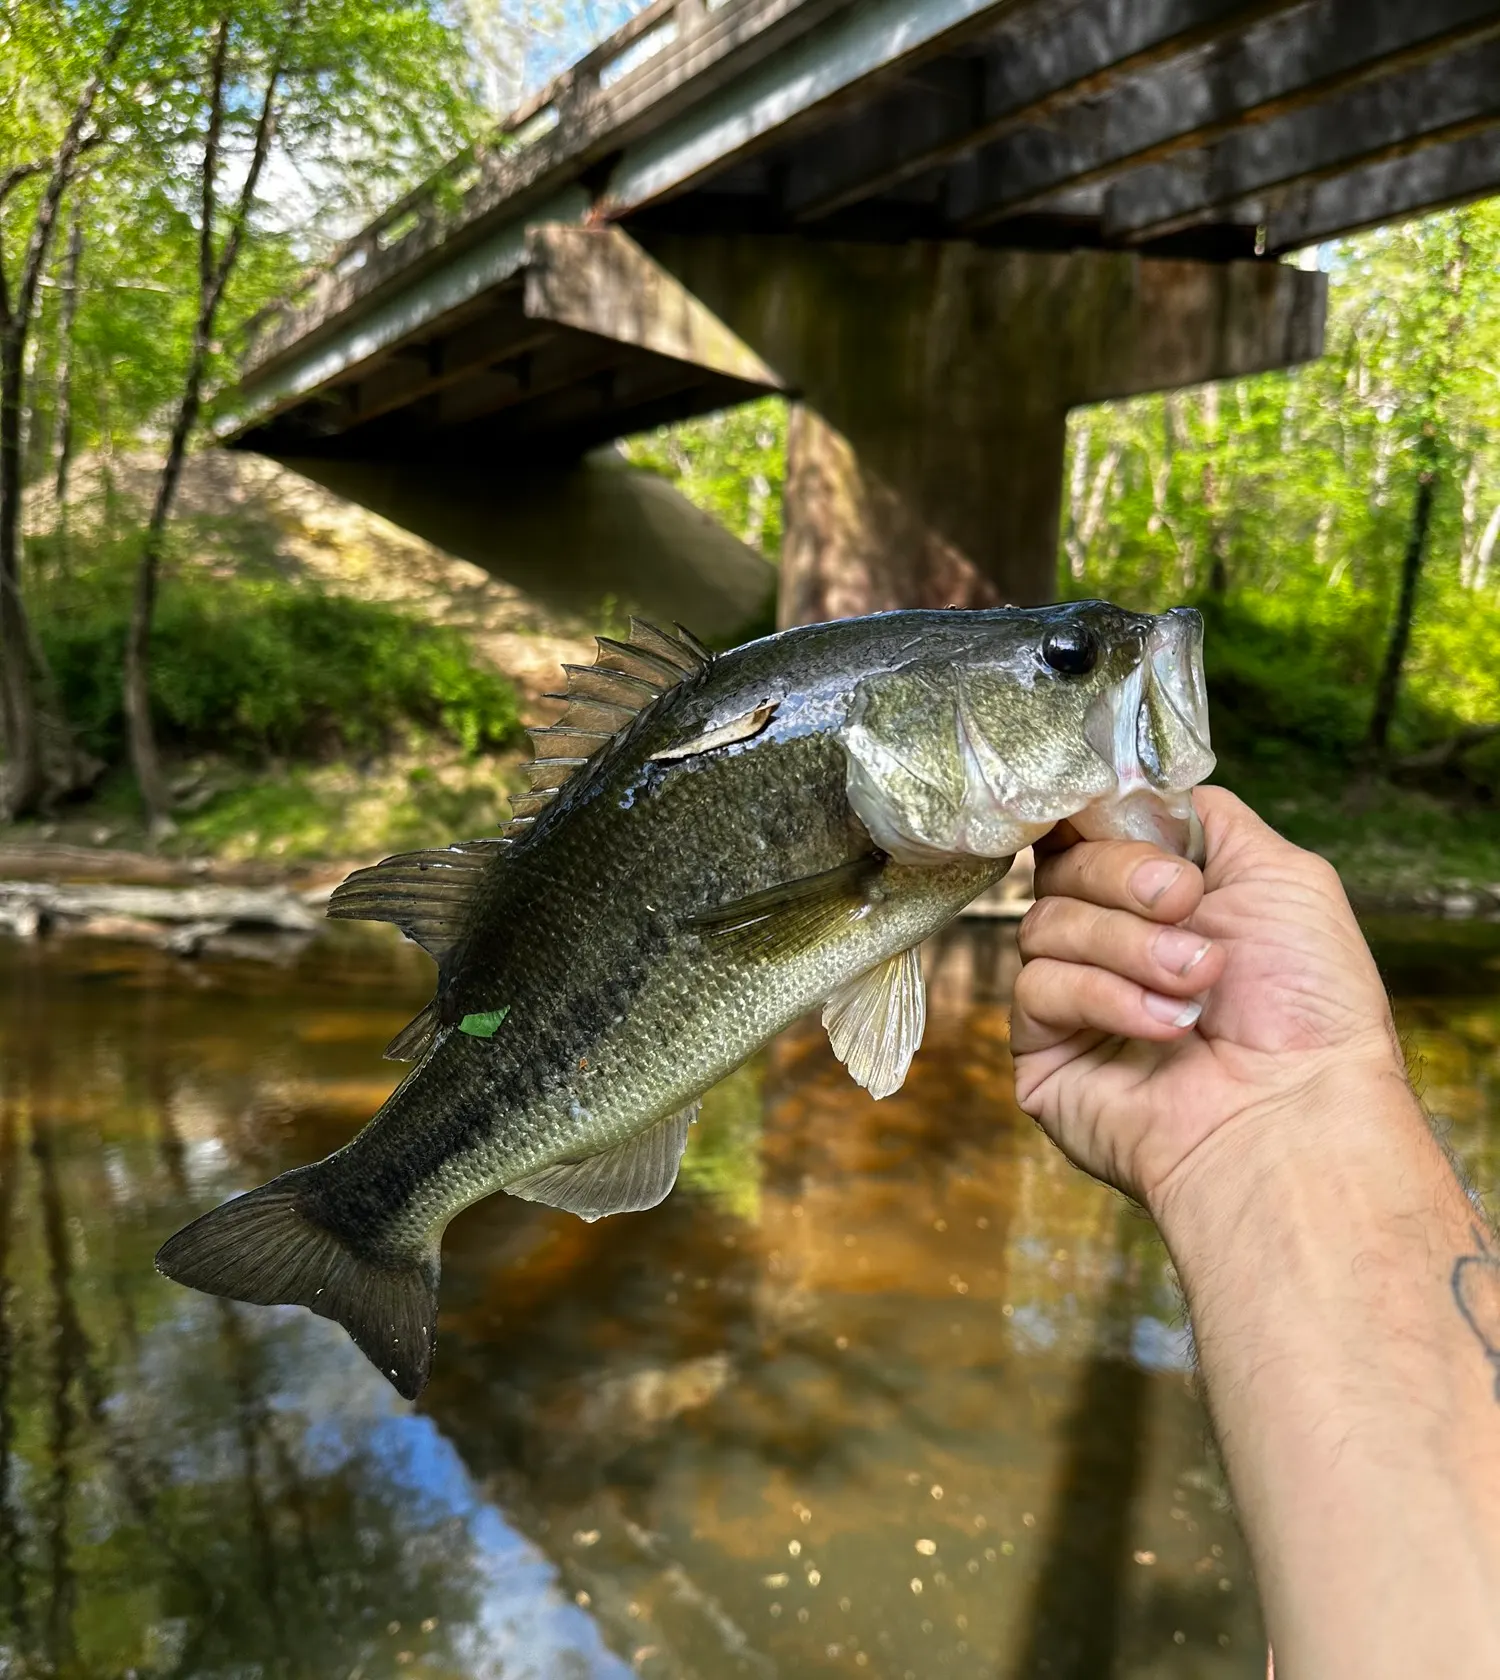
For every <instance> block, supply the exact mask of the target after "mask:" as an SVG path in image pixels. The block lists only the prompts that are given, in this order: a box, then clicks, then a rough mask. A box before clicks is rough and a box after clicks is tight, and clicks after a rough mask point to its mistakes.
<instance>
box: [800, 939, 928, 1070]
mask: <svg viewBox="0 0 1500 1680" xmlns="http://www.w3.org/2000/svg"><path fill="white" fill-rule="evenodd" d="M823 1025H824V1026H825V1027H826V1028H827V1029H828V1042H829V1043H830V1044H831V1045H832V1046H833V1053H834V1055H835V1056H837V1057H838V1059H839V1060H840V1061H841V1062H842V1063H843V1064H844V1066H845V1067H846V1068H848V1070H849V1077H850V1078H851V1079H853V1080H854V1082H855V1083H856V1084H857V1085H863V1086H864V1088H865V1089H866V1090H867V1091H868V1092H869V1093H870V1095H871V1096H872V1097H874V1098H876V1099H877V1100H879V1098H881V1097H888V1096H890V1095H892V1093H893V1092H896V1091H899V1090H900V1089H901V1086H902V1084H903V1083H904V1082H905V1080H906V1070H907V1069H908V1068H909V1067H910V1066H911V1059H912V1057H913V1056H915V1055H916V1053H917V1046H918V1045H919V1044H921V1042H922V1033H923V1030H924V1028H925V1027H926V1025H927V992H926V988H925V987H924V986H923V984H922V959H921V957H920V955H919V954H918V953H917V951H916V950H915V949H912V950H909V951H898V952H897V953H896V955H895V956H894V957H891V958H889V959H888V960H887V961H885V962H883V963H881V964H880V965H879V967H877V968H872V969H870V970H869V971H868V972H867V973H865V974H861V975H859V976H858V977H857V978H856V979H853V980H850V981H848V982H847V983H846V984H845V985H843V986H840V987H839V989H838V990H837V991H836V992H835V993H834V994H833V996H832V997H831V998H829V1000H828V1003H827V1005H826V1006H825V1007H824V1010H823Z"/></svg>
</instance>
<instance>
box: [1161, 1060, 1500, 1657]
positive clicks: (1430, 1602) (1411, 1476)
mask: <svg viewBox="0 0 1500 1680" xmlns="http://www.w3.org/2000/svg"><path fill="white" fill-rule="evenodd" d="M1311 1106H1312V1107H1315V1108H1316V1110H1317V1111H1316V1112H1304V1113H1299V1114H1288V1113H1285V1112H1280V1113H1276V1112H1267V1113H1266V1114H1265V1115H1264V1116H1261V1117H1258V1118H1257V1119H1255V1120H1254V1121H1250V1120H1248V1119H1247V1120H1246V1122H1245V1124H1244V1125H1242V1126H1234V1127H1229V1128H1226V1129H1225V1130H1224V1132H1223V1133H1221V1134H1218V1135H1217V1136H1216V1137H1214V1138H1213V1139H1210V1140H1209V1143H1208V1145H1207V1146H1206V1149H1207V1154H1206V1155H1205V1156H1204V1158H1203V1159H1200V1160H1198V1161H1189V1162H1186V1163H1184V1170H1183V1172H1182V1173H1181V1174H1180V1175H1179V1176H1178V1178H1177V1179H1176V1181H1175V1182H1173V1183H1171V1184H1169V1185H1168V1186H1167V1187H1165V1190H1164V1193H1163V1195H1162V1197H1161V1198H1160V1205H1159V1206H1158V1207H1156V1208H1155V1209H1154V1211H1155V1212H1156V1213H1157V1216H1158V1221H1159V1223H1160V1224H1161V1226H1162V1229H1163V1233H1164V1235H1165V1237H1166V1240H1167V1243H1168V1246H1169V1247H1170V1249H1171V1251H1172V1254H1173V1257H1174V1259H1175V1261H1176V1263H1177V1266H1178V1269H1179V1272H1180V1274H1181V1276H1182V1279H1183V1284H1184V1287H1185V1289H1186V1291H1187V1295H1188V1301H1189V1306H1190V1309H1191V1312H1192V1320H1193V1327H1194V1333H1195V1336H1196V1340H1197V1347H1198V1355H1199V1359H1200V1362H1201V1367H1202V1371H1203V1375H1204V1378H1205V1380H1206V1384H1207V1392H1208V1401H1209V1406H1210V1409H1211V1412H1212V1415H1213V1418H1214V1421H1215V1425H1216V1429H1217V1432H1218V1436H1219V1441H1220V1445H1221V1449H1222V1451H1223V1454H1224V1457H1225V1462H1226V1466H1227V1469H1228V1472H1229V1477H1230V1481H1231V1485H1232V1486H1233V1488H1234V1492H1235V1497H1236V1502H1237V1505H1238V1508H1239V1511H1240V1515H1241V1519H1242V1521H1243V1523H1244V1526H1245V1529H1246V1533H1247V1537H1248V1539H1249V1541H1250V1545H1251V1549H1252V1552H1253V1554H1254V1556H1255V1560H1256V1568H1257V1574H1258V1577H1259V1581H1260V1588H1261V1593H1262V1599H1263V1602H1264V1605H1265V1610H1266V1616H1267V1622H1268V1625H1269V1627H1270V1631H1271V1635H1272V1641H1273V1644H1274V1645H1275V1648H1276V1653H1277V1673H1278V1680H1344V1677H1345V1676H1347V1677H1348V1680H1356V1677H1358V1680H1383V1677H1385V1676H1390V1677H1391V1680H1396V1677H1398V1676H1399V1677H1401V1680H1409V1677H1410V1676H1412V1675H1416V1674H1430V1675H1434V1676H1437V1675H1442V1676H1444V1677H1445V1680H1448V1677H1454V1680H1457V1677H1459V1676H1466V1675H1473V1676H1474V1677H1475V1680H1479V1677H1480V1676H1493V1675H1495V1674H1497V1673H1500V1390H1497V1382H1500V1346H1496V1345H1494V1342H1495V1339H1496V1337H1497V1336H1500V1329H1497V1328H1496V1327H1495V1326H1494V1321H1493V1319H1492V1318H1491V1317H1489V1314H1491V1313H1492V1312H1493V1313H1495V1314H1500V1246H1497V1245H1495V1244H1494V1243H1493V1240H1492V1238H1491V1237H1490V1235H1489V1233H1488V1232H1487V1231H1486V1229H1485V1227H1484V1225H1483V1222H1482V1220H1481V1218H1480V1216H1479V1215H1478V1214H1477V1212H1476V1210H1475V1209H1474V1207H1473V1206H1472V1204H1471V1203H1470V1202H1469V1200H1468V1198H1467V1196H1466V1195H1465V1194H1464V1191H1463V1189H1462V1187H1461V1186H1460V1184H1459V1183H1458V1181H1457V1179H1456V1178H1455V1176H1454V1174H1453V1171H1452V1169H1451V1167H1450V1165H1449V1163H1448V1161H1447V1159H1446V1158H1445V1156H1444V1155H1443V1152H1442V1150H1441V1149H1440V1148H1439V1147H1438V1145H1437V1144H1436V1143H1435V1142H1434V1140H1433V1139H1432V1137H1431V1135H1430V1133H1429V1132H1428V1130H1427V1127H1426V1123H1425V1121H1424V1120H1423V1118H1422V1116H1421V1113H1420V1111H1419V1110H1418V1108H1417V1106H1416V1103H1415V1101H1414V1099H1413V1098H1412V1097H1411V1095H1410V1093H1409V1091H1408V1090H1407V1088H1406V1086H1405V1084H1404V1082H1403V1081H1401V1080H1399V1078H1398V1077H1397V1076H1396V1075H1395V1074H1394V1073H1392V1074H1389V1075H1386V1076H1384V1077H1380V1078H1377V1077H1375V1076H1373V1075H1372V1076H1368V1077H1366V1078H1365V1079H1363V1080H1361V1081H1358V1082H1351V1083H1348V1084H1347V1085H1344V1086H1343V1088H1341V1089H1335V1090H1330V1091H1328V1092H1327V1093H1326V1094H1325V1097H1324V1098H1323V1099H1322V1100H1321V1101H1318V1102H1316V1103H1315V1104H1313V1105H1311ZM1465 1256H1471V1257H1473V1258H1472V1259H1470V1260H1464V1257H1465ZM1460 1261H1463V1264H1462V1265H1460ZM1491 1303H1494V1304H1493V1306H1492V1304H1491ZM1428 1574H1430V1575H1431V1577H1432V1579H1431V1582H1430V1587H1431V1590H1430V1591H1427V1590H1424V1586H1423V1583H1424V1578H1425V1577H1426V1576H1427V1575H1428Z"/></svg>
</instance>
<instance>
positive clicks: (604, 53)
mask: <svg viewBox="0 0 1500 1680" xmlns="http://www.w3.org/2000/svg"><path fill="white" fill-rule="evenodd" d="M796 3H797V0H773V3H771V4H765V3H762V4H760V5H758V6H757V5H751V6H745V5H744V4H743V0H655V3H654V4H652V5H649V6H646V7H645V8H643V9H642V10H641V11H639V12H637V13H636V15H635V16H634V17H633V18H631V19H630V20H629V21H628V22H627V23H625V24H623V25H622V26H621V27H620V28H619V29H617V30H615V32H614V33H613V34H612V35H610V36H608V37H607V38H606V39H605V40H603V41H601V42H600V43H599V44H598V45H597V46H595V47H593V48H592V49H591V50H590V51H589V52H587V53H585V54H584V56H583V57H582V58H580V59H579V60H578V61H577V62H576V63H575V64H573V65H571V66H570V67H569V68H568V69H567V70H565V71H563V72H562V73H561V74H560V75H558V76H556V77H554V78H553V80H552V81H550V82H549V83H547V85H546V86H545V87H543V88H541V89H539V90H538V91H537V92H536V93H534V94H533V95H531V96H530V98H528V99H526V100H524V101H523V102H522V103H521V104H520V105H519V106H517V107H516V108H515V109H514V110H513V111H511V113H510V114H509V115H508V116H507V117H506V118H505V119H504V120H503V121H502V122H501V123H499V124H498V125H497V126H496V128H495V129H494V131H493V132H492V134H491V135H490V136H489V137H488V138H487V139H486V140H482V141H476V142H474V143H473V144H471V145H470V146H468V147H466V148H465V149H464V150H463V151H462V152H460V153H458V154H457V156H455V157H454V158H452V159H450V160H449V161H448V162H447V163H445V164H444V165H443V166H442V167H441V168H440V169H438V170H436V171H435V172H434V173H433V174H432V175H430V176H428V178H427V179H426V180H425V181H423V182H421V183H420V184H419V185H418V186H416V187H414V188H413V189H412V190H411V191H410V192H408V193H406V194H405V195H404V196H403V197H401V198H400V199H398V200H397V201H396V202H395V203H394V204H392V205H391V206H390V207H389V208H388V209H386V210H384V211H382V212H381V213H380V214H379V215H378V216H376V217H375V218H374V219H373V220H372V221H370V222H369V223H367V224H366V226H364V227H363V228H361V229H360V231H359V232H358V233H357V234H355V235H354V237H353V238H352V239H349V240H347V241H345V243H344V244H343V245H341V246H340V247H339V248H338V249H337V250H336V251H335V252H334V253H333V254H332V256H330V257H329V258H328V259H326V260H325V261H324V262H322V263H320V264H318V265H317V266H316V267H314V268H311V269H309V270H308V271H307V272H306V273H305V274H304V275H303V276H302V278H301V279H300V280H299V281H298V283H297V284H296V285H295V286H294V287H293V288H292V290H291V291H290V292H288V293H287V294H286V296H284V297H283V298H280V299H278V300H277V302H275V303H273V304H270V305H268V306H267V307H266V308H264V309H262V310H260V311H258V312H257V313H256V314H255V315H253V316H252V317H251V318H250V319H249V320H248V321H247V322H245V323H244V325H243V326H242V327H241V329H240V332H239V334H238V335H237V336H238V338H239V343H238V344H237V345H236V346H235V349H236V350H237V353H238V356H239V359H240V361H241V363H242V365H244V366H245V367H246V368H255V367H257V366H259V365H262V364H264V363H265V362H267V361H269V360H271V359H272V358H273V357H274V356H275V355H276V354H277V353H278V352H279V350H280V349H281V348H283V340H284V339H288V338H292V337H296V336H300V333H299V332H289V331H288V328H289V327H290V326H291V317H293V316H295V315H300V314H302V313H303V312H304V310H306V309H307V308H308V306H312V311H311V312H312V313H315V314H316V315H318V316H322V315H323V314H325V313H327V312H328V311H329V310H330V309H332V308H335V307H337V306H338V305H339V303H340V302H341V301H342V300H343V297H344V295H345V294H347V293H348V292H350V291H355V290H364V289H365V288H364V286H363V285H360V284H357V283H356V277H358V276H361V275H362V274H363V271H365V270H367V269H369V268H371V267H373V266H376V265H379V266H385V265H384V264H383V263H381V259H382V258H384V257H385V256H386V254H387V253H389V252H394V251H396V250H397V248H398V247H409V250H403V252H402V255H403V257H415V256H419V255H420V254H421V252H422V251H424V250H426V249H428V248H429V247H431V246H433V245H436V244H437V243H439V242H440V241H441V239H442V238H443V237H444V236H445V235H446V234H447V233H449V232H451V231H452V229H453V228H455V227H458V226H462V225H464V224H465V223H467V222H469V221H472V220H474V219H476V217H477V216H478V215H480V214H482V213H483V212H484V211H485V210H487V209H489V208H490V207H491V206H492V205H493V204H494V203H496V202H498V201H500V200H502V199H504V198H506V197H508V196H510V195H511V193H512V192H514V191H515V190H516V189H517V188H523V189H524V188H525V187H526V186H529V185H530V184H531V182H530V181H528V180H526V179H525V177H526V175H527V174H528V173H530V172H529V171H527V170H525V169H524V168H522V169H517V168H516V167H515V166H516V165H518V164H521V163H522V160H523V158H525V154H527V153H529V152H531V151H533V150H535V149H536V148H538V147H539V146H540V145H541V144H542V142H544V141H546V140H547V138H548V136H550V135H553V134H554V133H555V134H557V135H558V136H559V139H558V140H557V141H554V142H553V144H552V146H551V147H550V148H548V151H549V153H550V154H551V155H550V156H547V157H545V158H539V159H538V162H539V163H540V164H541V165H542V167H541V168H538V169H537V170H536V171H535V174H536V175H537V176H540V175H541V174H543V173H545V171H546V166H547V165H549V164H557V163H561V162H563V161H564V159H565V158H566V157H567V156H568V154H569V142H570V141H571V140H573V139H574V138H582V139H587V138H591V137H593V136H595V135H597V134H599V133H602V132H607V131H608V130H609V129H611V128H613V127H614V126H616V123H617V121H618V120H619V119H620V118H622V117H629V116H631V115H634V114H635V112H634V111H633V110H632V109H631V108H630V107H631V105H632V104H633V103H635V102H633V101H629V100H628V98H627V96H628V95H629V93H630V92H631V91H632V89H633V88H634V86H635V84H637V83H644V82H646V81H647V80H648V76H649V72H650V71H651V69H652V67H653V65H654V64H655V62H656V60H657V59H658V57H659V55H661V54H662V53H663V52H665V51H667V50H668V49H669V48H672V47H680V46H682V45H683V44H685V43H686V44H688V45H691V44H692V41H693V38H694V37H696V36H698V35H700V34H702V33H704V32H705V31H706V30H707V29H708V27H709V26H710V25H711V24H712V23H713V22H715V21H716V18H717V14H719V13H728V12H730V11H731V10H732V9H733V10H743V11H756V12H766V13H771V14H779V13H784V12H786V11H788V10H790V9H791V8H792V6H793V5H795V4H796ZM730 44H735V43H733V42H731V43H730ZM506 177H509V179H507V178H506ZM390 266H391V267H392V268H396V267H402V266H405V263H404V262H399V261H393V262H392V263H391V264H390ZM366 278H367V279H368V278H371V277H368V276H367V277H366Z"/></svg>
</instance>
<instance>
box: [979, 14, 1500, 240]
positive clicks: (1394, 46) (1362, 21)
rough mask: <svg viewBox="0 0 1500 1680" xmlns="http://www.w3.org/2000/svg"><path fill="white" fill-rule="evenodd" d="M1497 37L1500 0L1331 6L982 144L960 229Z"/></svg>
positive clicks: (1274, 23) (1284, 19) (1263, 27)
mask: <svg viewBox="0 0 1500 1680" xmlns="http://www.w3.org/2000/svg"><path fill="white" fill-rule="evenodd" d="M1497 31H1500V3H1497V0H1421V3H1420V4H1414V3H1413V0H1362V3H1361V4H1358V5H1354V4H1350V3H1348V0H1320V3H1319V4H1317V5H1315V6H1312V7H1299V8H1297V9H1296V10H1294V11H1291V12H1287V13H1285V14H1283V15H1281V16H1278V17H1275V18H1271V19H1269V20H1267V21H1266V22H1264V23H1261V24H1259V25H1257V26H1256V27H1255V28H1253V29H1251V30H1249V31H1247V32H1246V33H1245V34H1243V35H1241V36H1238V37H1237V38H1236V39H1234V40H1231V41H1228V42H1221V43H1213V44H1210V45H1208V46H1206V47H1202V48H1199V49H1198V50H1197V51H1196V52H1195V53H1193V54H1190V55H1188V56H1187V57H1186V58H1185V59H1182V60H1178V61H1175V62H1172V63H1170V64H1166V65H1163V66H1160V67H1159V68H1157V69H1155V70H1152V71H1149V72H1147V73H1146V74H1143V75H1140V76H1137V77H1133V78H1131V79H1130V80H1128V81H1126V82H1123V83H1120V84H1118V85H1117V86H1115V87H1114V88H1113V89H1112V91H1111V93H1110V95H1109V97H1108V98H1107V99H1104V100H1102V101H1101V102H1099V104H1097V105H1085V106H1079V107H1077V108H1071V109H1069V110H1066V111H1064V112H1063V113H1061V115H1060V116H1059V117H1058V118H1057V119H1056V120H1055V121H1053V122H1051V123H1049V124H1048V125H1047V126H1046V127H1044V128H1043V127H1037V128H1028V129H1026V130H1024V131H1023V132H1021V133H1019V134H1015V135H1012V136H1010V137H1009V138H1008V139H1006V140H1004V141H1002V142H1000V143H999V144H997V145H993V146H988V147H985V148H982V149H981V150H980V151H979V152H977V153H975V154H974V156H973V157H971V158H969V159H967V160H965V161H963V162H962V163H960V164H958V165H956V166H955V167H954V168H953V170H952V171H950V174H949V178H948V212H949V215H950V217H951V219H952V220H953V221H954V222H956V223H958V224H959V225H962V226H966V227H971V228H977V227H981V226H984V225H987V224H988V223H990V222H994V221H999V220H1001V219H1003V218H1005V217H1008V216H1014V215H1017V214H1020V213H1022V212H1023V211H1026V210H1029V209H1030V208H1032V207H1033V206H1034V205H1036V204H1039V203H1041V202H1042V201H1043V200H1044V199H1046V198H1047V197H1048V196H1049V195H1050V194H1052V193H1055V192H1056V191H1057V190H1058V189H1059V188H1060V187H1064V186H1080V185H1084V184H1086V183H1088V182H1091V181H1098V180H1103V179H1106V178H1109V177H1115V176H1119V175H1121V174H1124V173H1125V172H1126V171H1128V170H1131V169H1135V168H1139V167H1140V166H1142V165H1144V164H1148V163H1156V162H1159V161H1161V160H1163V159H1165V158H1169V157H1172V156H1174V155H1176V154H1178V153H1181V152H1185V151H1191V150H1194V149H1196V148H1199V147H1202V146H1204V145H1207V144H1210V143H1212V142H1214V141H1216V140H1219V139H1221V138H1223V137H1224V136H1225V135H1227V134H1229V133H1230V132H1232V131H1234V130H1236V129H1239V128H1242V127H1244V126H1245V125H1247V124H1251V123H1257V122H1265V121H1268V120H1270V119H1272V118H1276V117H1280V116H1283V115H1285V114H1287V113H1288V112H1291V111H1295V110H1298V109H1302V108H1305V107H1306V106H1309V105H1312V104H1314V103H1316V102H1318V101H1319V100H1322V99H1326V98H1327V97H1328V96H1329V95H1330V94H1331V93H1334V92H1336V91H1339V90H1341V89H1344V88H1347V87H1351V86H1354V85H1356V84H1357V83H1359V82H1362V81H1366V80H1375V79H1379V78H1382V77H1384V76H1386V75H1388V74H1389V73H1391V72H1392V71H1393V70H1397V69H1403V68H1408V67H1411V66H1414V65H1418V64H1421V63H1424V62H1426V61H1428V60H1430V59H1432V58H1435V57H1440V56H1442V55H1443V54H1446V53H1448V52H1450V51H1452V50H1453V49H1454V48H1456V47H1457V46H1459V45H1461V44H1463V43H1464V42H1475V41H1479V40H1482V39H1484V38H1486V37H1488V36H1491V35H1493V34H1495V33H1496V32H1497Z"/></svg>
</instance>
